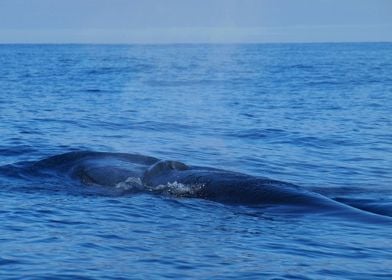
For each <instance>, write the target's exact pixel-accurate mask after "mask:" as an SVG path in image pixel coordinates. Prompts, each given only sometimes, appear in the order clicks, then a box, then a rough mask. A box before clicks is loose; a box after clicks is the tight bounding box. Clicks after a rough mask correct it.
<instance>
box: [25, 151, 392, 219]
mask: <svg viewBox="0 0 392 280" xmlns="http://www.w3.org/2000/svg"><path fill="white" fill-rule="evenodd" d="M28 170H29V173H30V174H40V175H42V174H44V175H45V176H57V177H61V176H67V177H69V178H71V179H73V180H77V181H79V182H81V183H82V184H84V185H88V186H91V185H97V186H108V187H114V186H116V185H117V184H119V183H121V182H124V181H126V180H127V179H128V178H130V177H131V178H140V182H141V184H142V185H143V188H144V190H145V191H146V192H151V193H157V194H162V191H161V190H162V188H161V186H166V185H168V184H174V183H179V184H183V185H186V186H190V187H191V191H190V192H189V193H187V194H185V195H184V194H182V195H181V196H185V197H192V198H201V199H207V200H211V201H216V202H219V203H226V204H241V205H248V206H257V207H265V208H268V207H276V208H281V209H284V211H285V212H286V213H306V214H322V215H323V214H327V215H333V216H341V217H347V218H349V219H355V220H359V221H366V222H372V223H374V222H375V223H392V218H391V217H388V216H383V215H378V214H375V213H371V212H368V211H363V210H360V209H358V208H355V207H351V206H349V205H347V204H344V203H340V202H337V201H335V200H333V199H330V198H328V197H325V196H323V195H321V194H318V193H315V192H311V191H308V190H305V189H303V188H301V187H299V186H296V185H294V184H290V183H286V182H282V181H278V180H272V179H268V178H263V177H255V176H250V175H247V174H243V173H238V172H232V171H226V170H221V169H215V168H207V167H198V166H187V165H185V164H184V163H181V162H177V161H160V160H159V159H157V158H154V157H148V156H142V155H135V154H125V153H101V152H70V153H66V154H62V155H57V156H53V157H49V158H47V159H44V160H41V161H38V162H35V163H33V164H31V165H30V166H29V167H28ZM164 194H167V192H165V193H164Z"/></svg>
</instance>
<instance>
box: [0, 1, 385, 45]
mask: <svg viewBox="0 0 392 280" xmlns="http://www.w3.org/2000/svg"><path fill="white" fill-rule="evenodd" d="M347 41H390V42H391V41H392V0H0V43H199V42H212V43H237V42H347Z"/></svg>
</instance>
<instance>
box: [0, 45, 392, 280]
mask: <svg viewBox="0 0 392 280" xmlns="http://www.w3.org/2000/svg"><path fill="white" fill-rule="evenodd" d="M0 66H1V67H0V133H1V134H0V135H1V137H0V166H1V167H0V186H1V191H0V205H1V208H0V221H1V223H0V278H1V279H7V278H9V279H14V278H23V279H44V278H56V279H75V278H79V279H83V278H84V279H121V278H123V279H130V278H136V279H139V278H174V277H179V278H197V279H222V278H224V279H227V278H232V279H240V278H247V279H285V278H287V279H391V278H392V228H391V225H390V224H388V223H385V224H384V223H382V222H377V223H373V222H371V221H370V222H367V221H364V220H361V219H357V217H356V216H355V215H350V211H348V214H347V215H344V217H342V216H340V215H333V214H331V215H330V214H323V213H321V212H320V213H319V211H317V209H316V210H315V211H314V213H313V212H312V213H303V214H298V213H297V214H296V215H287V213H285V214H283V213H280V212H279V211H266V210H265V209H263V208H258V207H254V205H248V204H247V203H242V204H241V203H239V204H232V203H222V202H219V201H212V200H209V199H200V198H197V197H196V198H195V197H189V196H188V197H184V196H183V195H178V193H174V194H173V193H171V192H169V193H167V192H166V193H158V194H157V193H151V192H130V191H127V189H126V188H119V186H124V185H127V184H126V182H125V181H124V183H123V184H120V185H118V184H117V185H116V187H114V189H115V190H116V191H112V190H113V187H108V186H106V187H105V186H100V185H99V184H98V185H97V184H84V183H83V182H84V181H83V180H74V179H72V178H70V177H67V174H63V173H61V172H59V173H58V172H57V171H56V172H55V170H57V169H56V167H55V166H53V165H51V166H49V167H47V169H45V170H46V171H47V170H49V172H46V171H45V172H43V170H39V171H40V172H42V174H41V173H40V175H39V176H37V175H34V174H33V173H31V170H30V169H29V166H32V165H34V164H36V163H37V161H39V160H42V159H47V158H48V157H50V156H53V155H59V154H63V153H66V152H71V151H80V150H84V151H86V150H88V151H101V152H119V153H131V154H134V153H137V154H141V155H147V156H153V157H157V158H159V159H166V160H177V161H181V162H184V163H186V164H188V165H200V166H206V167H213V168H219V169H224V170H231V171H235V172H241V173H246V174H249V175H252V176H263V177H268V178H272V179H276V180H279V181H283V182H289V183H293V184H295V185H298V186H300V188H301V189H303V190H306V191H310V192H312V193H313V192H315V193H319V194H321V195H322V196H324V197H326V198H330V199H332V200H335V201H337V202H336V203H338V202H341V203H343V204H345V205H351V206H353V207H355V208H361V209H364V210H365V211H366V212H369V213H376V214H373V215H378V216H382V217H384V218H385V219H388V217H391V216H392V174H391V167H392V129H391V127H392V117H391V115H392V98H391V96H392V44H387V43H385V44H381V43H380V44H271V45H268V44H265V45H150V46H143V45H139V46H110V45H109V46H96V45H1V46H0ZM105 164H106V165H105V166H104V168H103V169H102V170H104V169H105V170H107V168H110V167H112V166H111V164H112V165H115V164H118V163H114V161H113V162H112V163H111V162H110V161H109V163H108V162H105ZM71 167H72V166H71ZM115 167H118V166H117V165H116V166H115ZM79 179H80V178H79Z"/></svg>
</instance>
